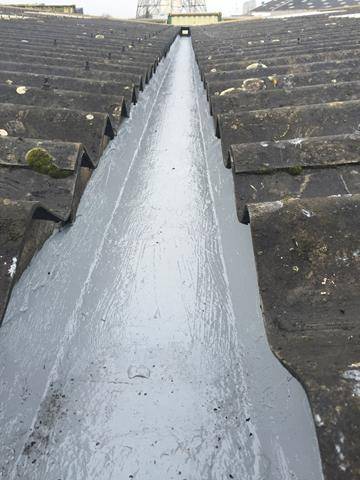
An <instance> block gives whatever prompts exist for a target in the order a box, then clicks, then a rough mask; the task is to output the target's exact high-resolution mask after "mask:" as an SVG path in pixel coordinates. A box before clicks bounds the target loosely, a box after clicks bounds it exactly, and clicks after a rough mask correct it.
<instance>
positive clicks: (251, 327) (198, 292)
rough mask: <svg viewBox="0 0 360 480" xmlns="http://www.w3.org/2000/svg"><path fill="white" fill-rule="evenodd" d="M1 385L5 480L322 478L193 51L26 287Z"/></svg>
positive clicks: (157, 82)
mask: <svg viewBox="0 0 360 480" xmlns="http://www.w3.org/2000/svg"><path fill="white" fill-rule="evenodd" d="M0 379H1V380H0V401H1V410H0V428H1V447H0V460H1V462H0V463H1V470H0V472H1V473H2V478H9V479H13V478H22V479H36V480H45V479H46V480H60V479H61V480H65V479H66V480H67V479H71V480H80V479H81V480H82V479H101V480H103V479H104V480H108V479H109V480H110V479H116V480H123V479H129V478H135V479H140V480H143V479H144V480H147V479H149V480H155V479H156V480H158V479H166V480H168V479H169V480H170V479H181V480H184V479H186V480H195V479H196V480H207V479H216V480H218V479H221V480H222V479H227V478H234V479H241V480H247V479H248V480H250V479H251V480H261V479H266V480H288V479H298V480H315V479H316V480H318V479H321V478H322V474H321V466H320V459H319V454H318V446H317V441H316V438H315V430H314V426H313V421H312V417H311V414H310V410H309V406H308V402H307V400H306V397H305V395H304V393H303V390H302V388H301V387H300V386H299V384H298V383H297V382H296V381H295V380H294V379H292V378H291V376H290V374H289V373H288V372H286V371H285V370H284V369H283V368H282V367H281V365H280V364H279V363H278V362H277V361H276V360H275V358H274V357H273V355H272V354H271V353H270V351H269V348H268V346H267V342H266V339H265V333H264V327H263V322H262V318H261V313H260V307H259V297H258V290H257V282H256V273H255V267H254V258H253V253H252V245H251V238H250V233H249V229H248V228H247V227H244V226H241V225H240V224H239V223H238V222H237V219H236V212H235V205H234V198H233V187H232V179H231V175H230V174H229V172H228V171H226V170H225V169H224V167H223V163H222V159H221V148H220V144H219V141H218V140H217V139H215V137H214V134H213V125H212V121H211V119H210V117H209V116H208V105H207V102H206V99H205V96H204V93H203V89H202V84H201V83H200V79H199V77H198V72H197V67H196V65H195V62H194V59H193V52H192V47H191V41H190V40H189V39H185V38H183V39H181V40H178V41H177V42H176V43H175V45H174V46H173V48H172V51H171V54H170V55H169V56H168V58H167V59H166V60H165V61H164V62H162V64H161V66H160V67H159V69H158V71H157V74H156V75H155V77H154V79H153V80H152V82H151V84H150V86H149V87H148V88H147V89H146V91H145V93H144V94H143V95H142V98H141V101H140V102H139V104H138V105H137V107H136V108H135V109H134V111H133V114H132V118H131V119H130V120H129V121H127V122H125V123H124V125H123V127H122V131H121V133H120V135H119V136H118V137H117V138H116V139H115V141H113V142H112V143H111V145H110V147H109V148H108V150H107V152H106V154H105V156H104V158H103V159H102V162H101V163H100V166H99V168H98V169H97V171H96V173H95V175H94V176H93V178H92V180H91V182H90V184H89V186H88V188H87V190H86V192H85V195H84V197H83V199H82V202H81V204H80V208H79V212H78V218H77V220H76V222H75V224H74V225H73V226H72V227H71V228H66V229H64V230H62V231H61V232H58V233H57V234H56V235H54V236H53V237H52V238H51V239H50V240H49V241H48V242H47V243H46V244H45V246H44V248H43V249H42V251H41V252H40V253H39V254H38V255H37V256H36V257H35V258H34V260H33V261H32V263H31V265H30V267H29V268H28V270H27V271H26V272H25V274H24V275H23V277H22V279H21V280H20V282H19V284H18V285H17V287H16V288H15V290H14V292H13V296H12V299H11V302H10V305H9V308H8V312H7V316H6V318H5V321H4V325H3V328H2V329H1V331H0Z"/></svg>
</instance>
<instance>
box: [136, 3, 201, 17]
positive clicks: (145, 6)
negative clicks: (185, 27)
mask: <svg viewBox="0 0 360 480" xmlns="http://www.w3.org/2000/svg"><path fill="white" fill-rule="evenodd" d="M201 12H206V0H139V1H138V7H137V11H136V17H137V18H160V19H161V18H166V17H167V16H168V15H169V13H201Z"/></svg>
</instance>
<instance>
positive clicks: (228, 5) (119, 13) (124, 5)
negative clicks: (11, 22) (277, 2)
mask: <svg viewBox="0 0 360 480" xmlns="http://www.w3.org/2000/svg"><path fill="white" fill-rule="evenodd" d="M0 3H13V4H15V3H47V4H76V5H77V6H79V7H84V10H85V13H88V14H90V15H102V14H104V13H106V14H109V15H113V16H116V17H124V18H130V17H134V16H135V12H136V6H137V0H72V1H71V0H65V1H64V0H8V1H3V2H0ZM242 4H243V0H207V5H208V11H217V12H223V14H224V15H230V14H232V13H241V11H239V10H237V9H239V8H240V7H241V5H242Z"/></svg>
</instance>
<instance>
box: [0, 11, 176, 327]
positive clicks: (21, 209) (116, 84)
mask: <svg viewBox="0 0 360 480" xmlns="http://www.w3.org/2000/svg"><path fill="white" fill-rule="evenodd" d="M177 34H178V30H177V29H176V28H173V27H170V26H168V25H159V24H151V23H140V22H129V21H120V20H110V19H105V18H104V19H100V18H99V19H97V18H85V17H81V16H71V15H67V16H62V15H56V16H55V15H44V14H42V13H36V12H29V11H27V10H24V9H21V8H16V7H6V6H0V41H1V42H2V44H3V45H6V48H2V50H1V52H0V70H1V72H0V104H1V105H0V106H1V108H0V198H1V199H2V200H1V215H2V218H3V222H2V225H1V227H2V229H8V234H6V232H5V231H3V232H2V234H1V238H0V255H2V256H1V259H2V262H0V264H1V272H0V285H1V288H0V304H1V310H0V324H1V320H2V317H3V315H4V312H5V308H6V305H7V302H8V297H9V295H10V292H11V288H12V286H13V283H14V281H16V280H17V279H18V278H19V276H20V273H21V272H22V271H23V270H24V268H25V267H26V265H27V263H28V262H29V261H30V259H31V255H32V254H33V253H34V252H35V251H36V250H37V249H38V248H39V247H40V246H41V244H42V243H43V241H44V240H45V239H46V238H47V236H48V235H50V233H51V232H52V230H53V228H54V226H55V224H56V223H59V222H60V223H65V222H69V221H74V219H75V216H76V209H77V206H78V203H79V201H80V198H81V195H82V193H83V191H84V189H85V187H86V184H87V182H88V180H89V178H90V177H91V173H92V171H93V169H94V168H96V166H97V165H98V162H99V160H100V157H101V155H102V152H103V151H104V149H105V148H106V146H107V144H108V142H109V141H110V140H111V139H112V138H113V137H114V135H115V134H116V133H117V131H118V129H119V128H121V124H122V120H123V119H124V117H127V116H128V115H129V114H130V111H131V107H132V105H133V104H134V103H136V101H137V98H138V96H139V94H140V92H141V91H142V90H143V89H144V88H145V86H146V84H147V83H148V82H149V81H150V80H151V78H152V76H153V75H154V73H155V72H156V68H157V66H158V64H159V62H160V61H161V59H162V58H163V57H164V56H165V55H166V54H167V52H168V50H169V48H170V46H171V44H172V42H173V41H174V39H175V37H176V36H177ZM39 211H40V212H42V216H41V219H38V218H37V216H38V215H39V214H38V212H39ZM44 212H46V214H45V213H44ZM34 215H35V216H34ZM15 230H16V232H15V233H14V235H13V234H12V233H11V232H12V231H15ZM9 252H10V253H9ZM24 252H25V253H24ZM12 258H16V259H17V260H16V261H14V262H13V263H12V264H11V261H10V260H11V259H12ZM20 260H21V261H20ZM9 262H10V266H11V265H12V267H11V268H10V266H9ZM19 265H21V268H20V267H19Z"/></svg>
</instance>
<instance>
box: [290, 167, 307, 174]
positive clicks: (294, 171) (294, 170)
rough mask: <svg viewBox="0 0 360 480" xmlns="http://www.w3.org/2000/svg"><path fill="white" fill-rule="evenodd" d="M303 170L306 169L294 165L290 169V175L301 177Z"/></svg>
mask: <svg viewBox="0 0 360 480" xmlns="http://www.w3.org/2000/svg"><path fill="white" fill-rule="evenodd" d="M303 170H304V167H302V166H301V165H294V166H293V167H290V168H289V169H288V172H289V173H290V175H301V174H302V172H303Z"/></svg>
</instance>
